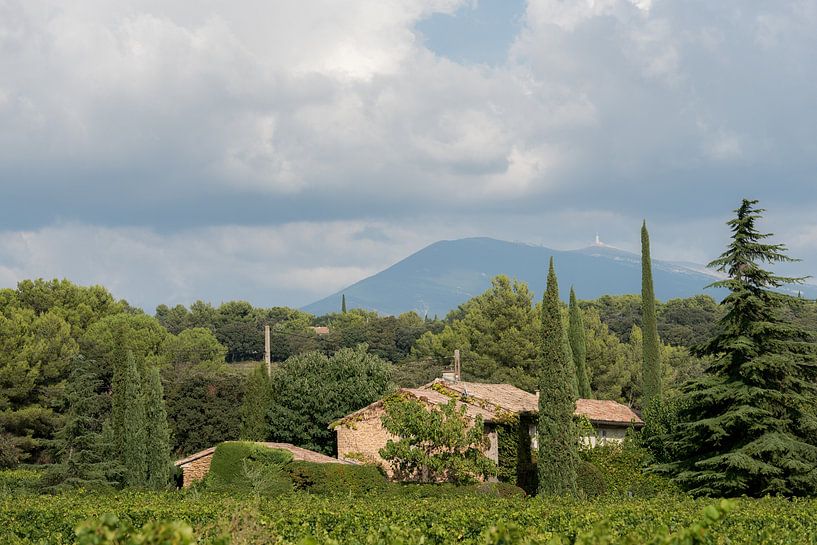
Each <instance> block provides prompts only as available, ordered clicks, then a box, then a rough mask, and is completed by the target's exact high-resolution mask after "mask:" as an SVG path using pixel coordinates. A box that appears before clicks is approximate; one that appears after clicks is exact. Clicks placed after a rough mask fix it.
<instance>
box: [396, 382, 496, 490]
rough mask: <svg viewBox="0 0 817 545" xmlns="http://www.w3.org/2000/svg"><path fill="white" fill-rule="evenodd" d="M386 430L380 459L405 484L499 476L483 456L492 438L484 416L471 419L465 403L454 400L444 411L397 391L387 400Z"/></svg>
mask: <svg viewBox="0 0 817 545" xmlns="http://www.w3.org/2000/svg"><path fill="white" fill-rule="evenodd" d="M384 408H385V414H384V415H383V417H382V418H381V420H382V422H383V427H384V428H386V430H388V431H389V432H390V433H391V434H392V435H395V436H396V437H397V438H398V439H397V440H396V441H395V440H392V439H389V440H388V441H386V446H385V447H383V448H382V449H380V456H381V457H382V458H383V459H384V460H386V461H387V462H389V463H390V465H391V467H392V470H393V471H394V474H395V476H396V477H397V479H399V480H401V481H419V482H439V481H449V482H455V483H460V484H462V483H469V482H474V481H476V480H477V479H487V478H488V477H489V476H492V475H495V474H496V464H494V463H493V462H492V461H491V460H490V459H488V458H487V457H486V456H485V454H483V452H484V451H485V449H487V448H488V444H489V442H488V438H487V436H486V435H485V428H484V425H483V422H482V418H481V417H479V416H477V417H476V419H474V420H473V421H471V419H470V418H469V417H468V416H467V415H466V407H465V405H464V404H460V405H459V406H458V405H457V401H456V400H454V399H452V400H451V401H449V402H448V403H447V404H445V405H441V406H440V407H439V408H436V407H426V405H425V404H424V403H422V402H420V401H418V400H417V399H415V398H413V397H410V396H408V395H406V394H402V393H397V394H393V395H391V396H388V397H387V398H386V399H385V401H384Z"/></svg>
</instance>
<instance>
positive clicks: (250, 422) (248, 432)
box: [240, 365, 272, 441]
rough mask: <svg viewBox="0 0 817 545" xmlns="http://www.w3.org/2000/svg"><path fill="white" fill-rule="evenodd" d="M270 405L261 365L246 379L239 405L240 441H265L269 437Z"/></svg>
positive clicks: (267, 384) (268, 388) (268, 381)
mask: <svg viewBox="0 0 817 545" xmlns="http://www.w3.org/2000/svg"><path fill="white" fill-rule="evenodd" d="M271 403H272V391H271V385H270V380H269V377H268V376H267V371H266V368H265V367H264V366H263V365H260V366H258V368H257V369H256V370H255V371H253V373H252V375H250V376H249V378H248V379H247V387H246V389H245V392H244V401H243V403H242V405H241V433H240V437H241V439H243V440H245V441H266V440H267V439H268V438H269V435H270V429H269V422H268V421H267V412H268V411H269V409H270V404H271Z"/></svg>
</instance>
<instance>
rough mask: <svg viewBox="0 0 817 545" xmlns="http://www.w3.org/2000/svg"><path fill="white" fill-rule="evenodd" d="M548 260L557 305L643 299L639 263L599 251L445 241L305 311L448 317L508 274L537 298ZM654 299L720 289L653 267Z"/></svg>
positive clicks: (699, 272)
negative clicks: (573, 299) (573, 300)
mask: <svg viewBox="0 0 817 545" xmlns="http://www.w3.org/2000/svg"><path fill="white" fill-rule="evenodd" d="M550 256H553V258H554V260H555V264H556V273H557V274H558V276H559V287H560V292H561V296H562V299H564V300H566V299H567V295H568V293H569V291H570V286H571V285H573V286H574V288H575V290H576V295H577V297H579V299H596V298H597V297H600V296H602V295H621V294H627V293H636V294H640V293H641V256H640V255H637V254H633V253H631V252H625V251H623V250H619V249H617V248H613V247H610V246H606V245H603V244H596V245H594V246H590V247H588V248H582V249H579V250H569V251H559V250H551V249H550V248H545V247H544V246H534V245H531V244H522V243H516V242H505V241H501V240H495V239H491V238H466V239H460V240H443V241H440V242H435V243H434V244H431V245H430V246H427V247H425V248H423V249H422V250H420V251H418V252H416V253H414V254H412V255H410V256H408V257H407V258H405V259H403V260H402V261H400V262H398V263H395V264H394V265H392V266H391V267H389V268H387V269H385V270H384V271H381V272H379V273H377V274H375V275H373V276H370V277H368V278H365V279H363V280H361V281H360V282H357V283H355V284H352V285H351V286H349V287H347V288H344V289H342V290H340V291H338V292H337V293H334V294H332V295H330V296H328V297H326V298H324V299H321V300H320V301H316V302H314V303H312V304H310V305H307V306H305V307H304V308H303V310H305V311H307V312H311V313H313V314H316V315H320V314H326V313H329V312H339V311H340V302H341V295H342V294H345V295H346V304H347V307H348V308H365V309H369V310H376V311H378V312H380V313H381V314H387V315H388V314H395V315H396V314H400V313H402V312H407V311H410V310H414V311H416V312H417V313H419V314H420V316H423V315H428V316H429V317H431V316H434V315H437V316H439V317H443V316H445V315H446V314H447V313H448V312H449V311H450V310H453V309H455V308H457V306H458V305H460V304H461V303H463V302H465V301H467V300H468V299H470V298H471V297H473V296H475V295H479V294H480V293H482V292H484V291H485V290H486V289H488V288H489V287H490V285H491V278H493V277H494V276H496V275H498V274H505V275H507V276H509V277H511V278H515V279H518V280H521V281H524V282H526V283H527V284H528V286H529V287H530V288H531V290H532V291H533V292H534V293H535V294H536V297H537V298H539V297H541V293H542V289H543V288H544V285H545V277H546V274H547V264H548V259H549V258H550ZM653 278H654V284H655V295H656V297H657V298H658V299H659V300H661V301H666V300H667V299H673V298H676V297H690V296H693V295H697V294H700V293H708V294H709V295H711V296H712V297H713V298H715V299H716V300H720V299H721V298H722V297H723V296H724V295H725V294H726V292H725V290H715V289H711V288H710V289H708V290H704V287H705V286H707V285H708V284H711V283H712V282H713V281H715V280H717V279H718V276H717V275H715V274H713V273H712V272H711V271H708V270H707V269H706V268H705V267H703V266H702V265H696V264H693V263H680V262H669V261H659V260H655V259H654V260H653ZM802 293H803V296H804V297H808V298H816V297H817V286H814V285H808V286H802Z"/></svg>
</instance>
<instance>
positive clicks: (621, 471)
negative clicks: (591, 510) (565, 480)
mask: <svg viewBox="0 0 817 545" xmlns="http://www.w3.org/2000/svg"><path fill="white" fill-rule="evenodd" d="M580 455H581V458H582V460H584V461H586V462H589V463H591V464H593V466H595V467H596V468H597V469H598V470H599V471H600V472H601V474H602V475H603V476H604V483H605V494H606V495H609V496H611V497H617V498H629V497H635V498H653V497H656V496H671V495H676V494H678V491H679V490H678V487H677V485H675V484H674V483H672V482H671V481H670V479H668V478H666V477H664V476H662V475H659V474H657V473H655V472H654V471H652V470H651V465H652V461H653V458H652V456H650V453H649V452H648V451H647V450H646V449H644V448H642V447H640V446H639V445H638V444H637V443H636V442H635V441H633V440H631V439H629V438H628V439H627V440H625V441H624V442H623V443H613V442H608V443H606V444H603V445H597V446H596V447H594V448H585V449H582V450H581V451H580Z"/></svg>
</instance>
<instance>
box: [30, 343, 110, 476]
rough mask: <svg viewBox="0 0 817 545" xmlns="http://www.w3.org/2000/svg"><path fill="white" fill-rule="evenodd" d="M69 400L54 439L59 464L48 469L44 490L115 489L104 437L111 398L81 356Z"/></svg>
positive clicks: (76, 359)
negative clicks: (63, 418)
mask: <svg viewBox="0 0 817 545" xmlns="http://www.w3.org/2000/svg"><path fill="white" fill-rule="evenodd" d="M66 398H67V400H68V412H67V413H66V415H65V424H64V425H63V427H62V428H61V429H60V430H59V431H58V432H57V434H56V440H55V443H56V451H57V460H58V461H57V463H55V464H51V465H49V466H48V469H47V470H46V472H45V475H44V476H43V485H44V488H45V489H47V490H51V491H58V490H63V489H70V488H100V487H102V488H106V487H110V486H114V485H115V484H117V483H116V475H117V473H118V470H117V467H116V466H117V463H116V461H115V460H111V459H110V457H109V456H108V455H107V454H108V450H109V448H110V445H107V444H106V443H105V439H104V438H103V434H102V427H103V422H104V420H105V418H106V417H107V415H108V414H109V412H110V408H111V401H110V396H108V395H107V393H106V392H105V391H104V388H103V385H102V381H101V380H99V378H97V376H96V373H95V366H94V365H90V364H89V362H88V361H87V360H86V359H85V358H83V357H82V356H78V357H77V358H75V361H74V364H73V370H72V371H71V376H70V377H69V380H68V384H67V386H66Z"/></svg>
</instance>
